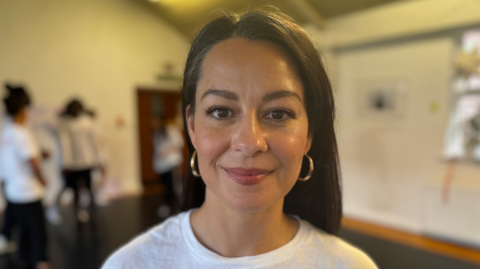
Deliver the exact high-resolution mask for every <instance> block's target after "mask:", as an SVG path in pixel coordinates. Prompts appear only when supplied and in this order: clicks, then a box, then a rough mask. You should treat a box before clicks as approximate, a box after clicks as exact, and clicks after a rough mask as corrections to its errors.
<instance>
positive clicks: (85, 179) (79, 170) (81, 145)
mask: <svg viewBox="0 0 480 269" xmlns="http://www.w3.org/2000/svg"><path fill="white" fill-rule="evenodd" d="M92 117H93V116H92V115H91V114H90V113H89V112H88V111H86V110H85V109H84V106H83V103H82V102H81V101H80V100H78V99H73V100H71V101H69V102H68V103H67V105H66V108H65V111H64V113H63V114H62V115H61V117H60V120H59V126H58V136H59V140H60V147H61V152H62V164H61V166H62V167H61V169H62V174H63V178H64V182H65V184H64V188H63V190H62V191H60V193H59V194H58V196H57V202H56V204H57V205H58V204H59V202H60V197H61V195H62V193H63V191H64V190H66V189H67V188H71V189H72V190H73V191H74V206H75V211H76V213H77V217H78V220H79V221H80V222H87V221H88V220H89V219H90V215H89V213H88V211H87V210H85V209H83V208H80V206H79V199H80V190H81V189H82V188H84V189H86V190H87V192H88V195H89V198H90V199H89V200H90V207H91V209H93V208H94V196H93V192H92V171H93V170H94V169H100V170H102V169H103V166H102V165H101V157H100V155H101V154H100V148H99V145H98V139H97V137H96V133H95V128H94V126H93V125H94V124H93V119H92ZM57 205H54V206H52V207H51V208H49V211H48V212H47V216H48V218H49V220H50V222H51V223H52V224H60V223H61V222H62V220H61V216H60V215H59V213H58V206H57Z"/></svg>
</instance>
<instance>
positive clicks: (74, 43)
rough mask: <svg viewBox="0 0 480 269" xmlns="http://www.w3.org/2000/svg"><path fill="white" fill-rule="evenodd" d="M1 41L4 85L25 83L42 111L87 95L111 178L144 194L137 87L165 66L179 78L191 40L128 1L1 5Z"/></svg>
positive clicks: (28, 0) (6, 0)
mask: <svg viewBox="0 0 480 269" xmlns="http://www.w3.org/2000/svg"><path fill="white" fill-rule="evenodd" d="M0 38H1V40H0V82H2V84H3V82H5V81H12V82H23V83H25V84H26V85H28V88H29V89H30V91H31V93H32V95H33V98H34V101H35V103H36V104H37V105H40V106H46V107H59V106H63V104H64V103H65V102H66V101H67V99H69V98H71V97H72V96H79V97H81V98H82V99H83V100H84V101H85V103H86V105H87V106H89V107H91V108H93V109H95V110H96V111H97V113H98V115H99V121H100V126H101V128H102V129H103V132H104V134H105V136H106V138H107V143H108V144H107V148H108V151H109V158H110V169H111V172H112V174H113V175H114V176H115V177H117V178H118V179H119V181H120V183H121V186H122V187H123V190H124V192H126V193H138V192H139V191H140V190H141V185H140V174H139V171H140V169H139V158H138V146H137V145H138V142H137V121H136V103H135V102H136V101H135V87H136V86H137V85H139V84H143V85H156V82H155V76H156V75H157V74H159V73H160V72H161V71H162V66H163V63H165V62H171V63H173V64H175V65H176V72H178V73H180V72H181V69H182V66H183V61H184V58H185V57H186V53H187V52H188V51H187V50H188V41H187V40H186V39H185V38H184V37H183V36H181V35H180V34H179V33H178V32H177V31H176V30H174V29H173V28H172V27H170V26H169V25H168V24H167V23H165V22H164V21H162V19H161V18H159V16H158V15H156V14H155V12H154V11H153V9H152V10H149V9H147V8H145V6H144V5H141V4H139V2H138V1H129V0H102V1H98V0H82V1H73V0H24V1H16V0H0ZM2 88H3V85H2ZM119 117H121V118H123V119H124V120H125V123H126V124H125V127H124V128H117V127H116V125H115V121H116V119H117V118H119Z"/></svg>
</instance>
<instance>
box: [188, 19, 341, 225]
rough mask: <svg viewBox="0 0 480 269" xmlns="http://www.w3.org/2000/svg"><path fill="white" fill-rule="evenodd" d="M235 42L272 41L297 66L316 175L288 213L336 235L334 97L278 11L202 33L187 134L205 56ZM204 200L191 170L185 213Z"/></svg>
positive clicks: (299, 187) (292, 197) (290, 202)
mask: <svg viewBox="0 0 480 269" xmlns="http://www.w3.org/2000/svg"><path fill="white" fill-rule="evenodd" d="M233 37H241V38H245V39H249V40H268V41H271V42H273V43H275V44H278V45H280V46H282V47H283V48H284V49H285V51H286V52H287V53H288V54H289V55H290V57H292V59H293V60H294V62H295V64H296V68H297V71H298V74H300V77H301V79H302V82H303V85H304V89H305V93H304V94H305V106H306V110H307V116H308V129H309V133H310V134H311V135H313V143H312V147H311V149H310V151H309V152H308V155H309V156H310V157H311V158H312V159H313V161H314V164H315V170H314V172H313V175H312V178H311V179H310V180H308V181H305V182H302V181H298V182H297V183H296V184H295V186H294V187H293V189H292V190H291V191H290V192H289V193H288V194H287V196H286V197H285V204H284V212H285V213H288V214H294V215H297V216H299V217H300V218H302V219H305V220H308V221H309V222H310V223H312V224H313V225H315V226H316V227H318V228H320V229H322V230H324V231H326V232H328V233H330V234H337V233H338V230H339V228H340V220H341V216H342V201H341V188H340V169H339V161H338V152H337V142H336V137H335V130H334V119H335V106H334V101H333V91H332V87H331V85H330V81H329V79H328V77H327V74H326V72H325V69H324V67H323V64H322V61H321V58H320V55H319V53H318V51H317V49H316V48H315V46H314V45H313V42H312V41H311V40H310V38H309V37H308V36H307V34H306V33H305V31H304V30H303V29H302V28H300V26H298V25H297V24H295V23H294V22H293V20H292V19H291V18H289V17H287V16H286V15H284V14H282V13H280V12H278V11H267V10H256V11H251V12H247V13H245V14H243V15H237V14H224V15H223V16H221V17H219V18H217V19H215V20H213V21H211V22H209V23H208V24H206V25H205V26H204V27H203V28H202V29H201V31H200V32H199V33H198V34H197V36H196V38H195V40H194V41H193V44H192V47H191V48H190V52H189V54H188V58H187V62H186V65H185V73H184V77H183V85H182V90H183V99H182V100H183V113H184V117H183V119H184V124H185V130H188V129H187V125H186V117H185V113H186V111H185V110H186V108H187V106H189V105H190V112H191V114H192V116H193V115H194V113H195V94H196V88H197V83H198V81H199V79H200V77H201V75H202V74H201V73H202V69H201V68H202V62H203V59H204V57H205V55H206V54H207V52H208V51H209V50H210V49H211V48H212V47H213V46H214V45H216V44H218V43H219V42H222V41H224V40H227V39H230V38H233ZM186 137H187V142H188V150H189V153H190V157H191V156H192V154H193V152H194V150H195V148H194V147H193V145H192V142H191V140H190V136H189V134H188V132H187V133H186ZM308 166H309V163H308V160H306V158H304V161H303V165H302V170H301V172H300V175H303V176H305V175H306V174H307V172H308ZM197 169H198V168H197ZM197 171H198V170H197ZM204 200H205V184H204V182H203V180H202V179H201V178H196V177H194V176H193V174H192V171H191V170H190V169H189V170H188V172H187V175H186V177H185V179H184V182H183V198H182V202H183V204H182V209H183V210H188V209H191V208H195V207H200V206H201V205H202V203H203V202H204Z"/></svg>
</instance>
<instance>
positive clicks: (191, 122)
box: [185, 105, 197, 148]
mask: <svg viewBox="0 0 480 269" xmlns="http://www.w3.org/2000/svg"><path fill="white" fill-rule="evenodd" d="M190 106H191V105H188V106H187V108H186V109H185V117H186V121H187V129H188V135H189V136H190V140H191V141H192V145H193V147H194V148H197V146H196V141H195V117H194V116H193V114H192V113H191V112H190Z"/></svg>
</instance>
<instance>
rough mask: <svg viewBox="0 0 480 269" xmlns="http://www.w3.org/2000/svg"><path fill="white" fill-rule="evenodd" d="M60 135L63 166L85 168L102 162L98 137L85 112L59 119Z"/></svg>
mask: <svg viewBox="0 0 480 269" xmlns="http://www.w3.org/2000/svg"><path fill="white" fill-rule="evenodd" d="M58 135H59V137H60V144H61V147H62V160H63V168H65V169H71V170H83V169H92V168H95V167H97V166H98V165H99V164H100V155H99V146H98V139H97V137H96V133H95V128H94V124H93V120H92V119H91V117H90V116H88V115H85V114H83V115H80V116H78V117H76V118H73V117H68V116H66V117H63V118H62V119H60V121H59V126H58Z"/></svg>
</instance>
